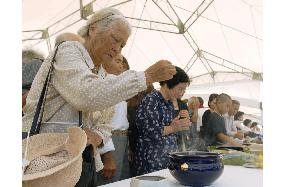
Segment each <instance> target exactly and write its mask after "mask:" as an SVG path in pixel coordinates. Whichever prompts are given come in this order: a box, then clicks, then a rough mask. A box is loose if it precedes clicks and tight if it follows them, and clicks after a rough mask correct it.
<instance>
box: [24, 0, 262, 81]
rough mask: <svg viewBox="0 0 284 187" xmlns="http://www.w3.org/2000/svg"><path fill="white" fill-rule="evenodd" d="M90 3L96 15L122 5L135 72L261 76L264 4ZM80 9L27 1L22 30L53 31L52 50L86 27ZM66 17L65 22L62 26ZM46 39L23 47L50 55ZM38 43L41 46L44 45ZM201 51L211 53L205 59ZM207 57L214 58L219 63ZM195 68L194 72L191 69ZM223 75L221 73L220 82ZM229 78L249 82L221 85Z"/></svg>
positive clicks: (252, 0) (65, 0)
mask: <svg viewBox="0 0 284 187" xmlns="http://www.w3.org/2000/svg"><path fill="white" fill-rule="evenodd" d="M90 2H93V3H92V5H93V9H94V11H96V10H98V9H100V8H102V7H106V6H112V5H117V6H115V7H116V8H118V9H119V10H120V11H121V12H122V13H123V14H124V15H125V16H126V17H127V18H128V19H129V21H130V23H131V24H132V25H133V26H134V28H133V32H132V35H131V36H130V38H129V40H128V44H127V45H126V47H125V49H124V50H123V54H124V55H125V56H126V57H127V58H128V60H129V62H130V66H131V68H132V69H135V70H145V68H146V67H148V66H149V65H150V64H153V63H154V62H155V61H157V60H159V59H168V60H170V61H172V62H173V63H174V64H176V65H177V66H180V67H182V68H185V69H186V70H187V71H188V74H189V75H190V76H191V77H197V76H200V75H203V74H206V73H207V74H208V73H210V72H211V71H212V70H213V71H216V72H224V71H226V72H240V71H243V69H242V68H241V69H240V67H243V68H248V70H249V73H250V74H251V75H252V74H253V72H260V73H261V72H262V60H261V54H262V1H259V0H230V1H226V0H215V1H213V0H188V1H182V0H169V1H167V0H129V1H126V0H96V1H90V0H89V1H82V3H83V5H86V4H88V3H90ZM79 9H80V1H79V0H61V1H56V0H49V1H45V2H43V1H37V0H25V1H23V30H24V31H27V30H37V29H39V30H45V29H46V28H48V34H49V35H46V36H47V37H48V36H50V38H49V39H50V40H47V41H49V42H50V44H49V45H50V49H51V48H52V46H53V45H54V38H55V36H56V35H58V34H60V33H62V32H76V31H77V30H78V28H79V27H80V26H81V25H83V24H84V20H81V17H80V11H79ZM77 10H78V11H77ZM196 10H197V11H196ZM76 11H77V12H76ZM203 11H204V12H203ZM72 13H73V14H72ZM64 17H66V19H63V20H62V21H60V22H58V20H60V19H62V18H64ZM179 19H180V20H181V22H180V23H185V24H184V27H185V29H183V27H182V26H183V24H178V23H179ZM187 20H188V21H187ZM176 25H177V26H176ZM189 26H190V27H189ZM137 27H139V29H138V28H137ZM188 27H189V28H188ZM141 28H147V29H141ZM187 28H188V32H185V34H184V35H183V34H173V33H178V32H180V31H183V30H186V29H187ZM149 29H156V30H163V31H169V32H162V31H160V32H159V31H153V30H149ZM35 34H36V35H35ZM41 37H42V32H41V31H40V32H39V31H36V32H23V40H25V39H28V38H29V39H30V38H35V39H36V40H27V41H23V47H34V48H36V49H38V50H40V51H42V52H43V53H44V54H45V55H47V54H48V48H47V44H46V41H45V40H38V38H41ZM39 41H41V42H40V43H39ZM35 44H36V45H35ZM198 49H200V50H201V53H202V54H201V55H199V56H198V58H197V60H196V61H195V63H194V64H193V65H192V64H191V63H193V61H194V54H196V51H198ZM202 51H207V52H209V53H207V54H206V53H203V52H202ZM199 52H200V51H199ZM208 54H213V55H215V57H213V56H212V55H208ZM202 55H203V56H202ZM216 57H218V58H216ZM190 59H193V61H190ZM206 59H207V60H206ZM210 60H211V61H213V62H218V63H219V64H222V62H226V64H227V65H226V66H227V68H225V67H224V66H222V65H218V64H216V63H213V62H211V61H210ZM224 60H227V61H224ZM189 62H190V63H189ZM232 62H233V63H235V64H237V66H236V65H234V64H232ZM187 65H189V66H187ZM191 65H192V67H191V68H189V67H190V66H191ZM186 66H187V68H186ZM228 67H229V68H228ZM246 71H247V70H246ZM221 75H222V74H220V73H219V76H221ZM226 77H229V78H230V79H229V81H231V80H232V77H236V80H239V79H243V78H244V79H247V78H248V77H247V76H244V75H242V74H236V73H235V74H234V76H228V74H226V73H224V76H223V77H222V78H220V80H222V81H227V80H226V79H225V78H226ZM251 77H252V76H251ZM196 80H197V79H196ZM199 80H200V79H199ZM205 81H207V82H208V83H210V82H212V80H211V78H210V76H207V79H206V80H205ZM197 83H198V81H195V80H194V82H193V84H197ZM202 83H204V82H202Z"/></svg>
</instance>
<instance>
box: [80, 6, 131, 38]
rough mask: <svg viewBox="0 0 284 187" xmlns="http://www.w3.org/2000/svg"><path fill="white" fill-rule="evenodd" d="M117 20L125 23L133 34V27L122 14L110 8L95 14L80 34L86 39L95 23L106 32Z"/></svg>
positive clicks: (81, 29)
mask: <svg viewBox="0 0 284 187" xmlns="http://www.w3.org/2000/svg"><path fill="white" fill-rule="evenodd" d="M117 20H120V21H123V22H124V23H125V24H126V25H127V27H128V30H129V32H130V33H131V25H130V24H129V22H128V21H127V20H126V18H125V17H124V16H123V15H122V13H121V12H120V11H119V10H117V9H114V8H110V7H108V8H103V9H101V10H99V11H97V12H95V13H94V14H93V16H92V17H91V18H90V19H89V20H88V21H87V22H86V24H85V25H84V26H83V27H81V28H80V29H79V30H78V34H79V35H80V36H82V37H83V38H86V37H87V36H88V34H89V29H90V26H91V25H93V24H94V23H96V25H97V26H98V28H99V30H100V31H105V30H107V29H109V27H110V25H111V24H113V23H114V22H115V21H117Z"/></svg>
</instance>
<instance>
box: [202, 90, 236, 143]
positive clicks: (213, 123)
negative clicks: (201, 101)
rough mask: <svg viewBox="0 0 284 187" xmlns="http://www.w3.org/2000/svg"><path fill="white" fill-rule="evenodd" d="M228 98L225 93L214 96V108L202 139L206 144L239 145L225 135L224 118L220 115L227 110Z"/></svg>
mask: <svg viewBox="0 0 284 187" xmlns="http://www.w3.org/2000/svg"><path fill="white" fill-rule="evenodd" d="M229 105H230V98H229V96H228V95H227V94H224V93H222V94H220V95H218V96H217V98H216V109H215V111H214V112H212V113H211V114H210V118H209V121H208V124H207V125H206V128H205V136H204V140H205V142H206V144H207V145H208V146H212V145H218V144H229V145H233V146H240V144H238V143H237V142H235V141H234V140H233V139H231V138H230V137H229V136H228V135H227V131H226V127H225V120H224V118H223V116H222V115H224V114H225V113H227V112H228V111H229Z"/></svg>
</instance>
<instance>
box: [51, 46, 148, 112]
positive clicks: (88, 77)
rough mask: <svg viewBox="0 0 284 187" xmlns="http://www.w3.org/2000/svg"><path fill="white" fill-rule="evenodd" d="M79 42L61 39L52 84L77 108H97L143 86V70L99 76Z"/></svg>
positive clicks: (109, 104)
mask: <svg viewBox="0 0 284 187" xmlns="http://www.w3.org/2000/svg"><path fill="white" fill-rule="evenodd" d="M79 45H80V44H79V43H78V42H64V43H63V44H61V45H60V46H59V48H58V52H57V55H56V62H55V64H54V72H53V77H52V80H51V81H52V84H53V86H54V87H55V89H56V90H57V91H58V92H59V93H60V95H61V96H62V97H63V98H64V99H65V100H66V101H67V102H68V103H69V104H70V105H72V106H73V107H74V108H76V109H77V110H80V111H83V112H86V111H98V110H103V109H105V108H108V107H110V106H113V105H115V104H117V103H119V102H120V101H124V100H127V99H129V98H131V97H133V96H135V95H136V94H137V93H138V92H141V91H143V90H145V89H146V88H147V87H146V80H145V75H144V72H136V71H131V70H129V71H126V72H124V73H122V74H121V75H119V76H117V77H107V78H106V79H99V78H98V77H97V75H95V74H94V73H92V71H91V69H90V68H89V67H88V66H87V64H86V62H85V59H84V57H83V55H82V49H80V46H79Z"/></svg>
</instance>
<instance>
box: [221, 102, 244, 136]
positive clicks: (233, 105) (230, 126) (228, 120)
mask: <svg viewBox="0 0 284 187" xmlns="http://www.w3.org/2000/svg"><path fill="white" fill-rule="evenodd" d="M239 108H240V102H239V101H237V100H232V101H231V102H230V109H229V112H228V113H226V114H224V115H223V117H224V119H225V126H226V131H227V135H228V136H230V137H233V138H238V139H240V140H242V139H243V138H244V134H243V133H242V132H241V131H238V130H237V126H236V124H235V123H234V116H235V115H236V114H237V112H238V111H239Z"/></svg>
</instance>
